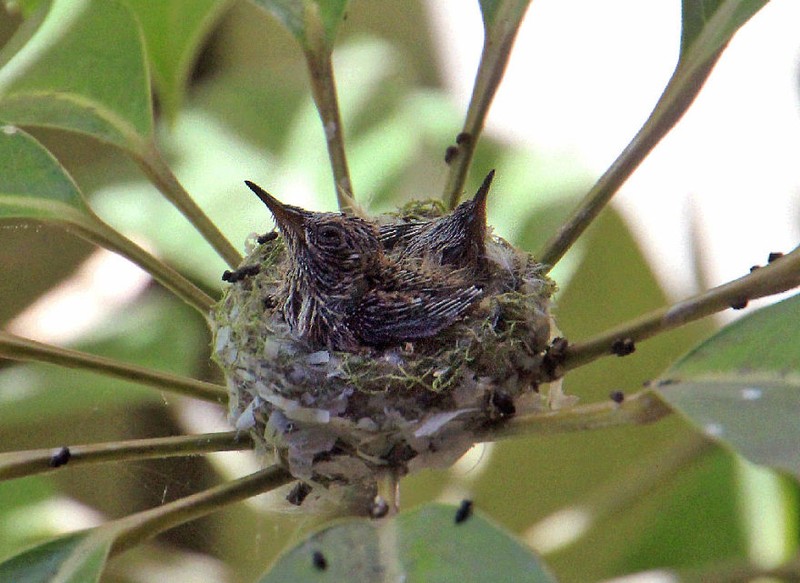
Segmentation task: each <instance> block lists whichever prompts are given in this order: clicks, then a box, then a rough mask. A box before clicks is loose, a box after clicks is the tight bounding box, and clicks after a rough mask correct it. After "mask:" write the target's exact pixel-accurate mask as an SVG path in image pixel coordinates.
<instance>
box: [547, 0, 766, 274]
mask: <svg viewBox="0 0 800 583" xmlns="http://www.w3.org/2000/svg"><path fill="white" fill-rule="evenodd" d="M767 1H768V0H749V1H748V0H745V1H742V0H711V1H706V0H684V1H683V11H682V20H681V35H682V38H681V52H680V56H679V58H678V64H677V66H676V67H675V71H674V72H673V73H672V76H671V77H670V80H669V82H668V83H667V86H666V87H665V88H664V92H663V93H662V94H661V97H660V98H659V100H658V103H656V106H655V108H654V109H653V112H652V113H651V114H650V116H649V117H648V118H647V121H645V123H644V125H643V126H642V128H641V129H640V130H639V132H638V133H637V134H636V135H635V136H634V138H633V139H632V140H631V142H630V143H629V144H628V145H627V146H626V147H625V149H624V150H623V151H622V153H621V154H620V155H619V156H618V157H617V159H616V160H614V162H613V163H612V164H611V166H610V167H609V168H608V170H606V171H605V173H604V174H603V175H602V176H601V177H600V179H599V180H598V181H597V182H596V183H595V185H594V186H593V187H592V189H591V190H590V191H589V192H588V193H587V194H586V197H585V198H584V200H583V202H582V203H581V204H580V205H579V206H578V207H577V208H576V209H575V210H574V211H573V213H572V215H571V216H570V218H569V219H568V221H567V222H566V223H565V224H564V225H563V226H562V227H561V228H560V229H559V230H558V231H557V232H556V233H555V234H554V235H553V236H552V237H551V239H550V240H549V241H548V242H547V243H546V244H545V246H544V247H543V248H542V251H541V252H540V253H538V258H539V260H540V261H542V262H543V263H545V264H548V265H555V264H556V263H557V262H558V261H559V259H561V257H562V256H563V255H564V253H566V251H567V250H568V249H569V247H570V246H571V245H572V244H573V243H574V242H575V240H577V239H578V237H580V235H581V233H583V231H584V230H585V229H586V227H587V226H588V225H589V224H591V222H592V221H593V220H594V219H595V218H596V216H597V215H598V214H599V213H600V211H601V210H602V209H603V208H604V207H605V205H606V204H608V202H609V201H610V200H611V198H612V197H613V196H614V194H615V193H616V192H617V191H618V190H619V188H620V187H621V186H622V184H623V183H624V182H625V180H627V178H628V177H629V176H630V175H631V174H632V173H633V171H634V170H636V168H637V167H638V166H639V164H641V162H642V160H644V159H645V157H646V156H647V155H648V154H649V153H650V151H651V150H652V149H653V148H655V146H656V144H658V143H659V142H660V141H661V139H662V138H663V137H664V136H665V135H666V134H667V132H668V131H670V129H672V128H673V127H674V126H675V124H677V123H678V121H680V119H681V117H682V116H683V114H684V113H686V111H687V110H688V109H689V107H690V106H691V105H692V102H693V101H694V99H695V98H696V97H697V94H698V93H699V92H700V89H701V88H702V87H703V84H704V83H705V82H706V79H707V78H708V76H709V75H710V74H711V71H712V70H713V68H714V65H715V64H716V62H717V59H719V57H720V55H721V54H722V51H723V49H724V48H725V46H726V45H727V43H728V41H730V39H731V38H732V37H733V35H734V34H735V33H736V31H737V30H739V28H740V27H741V26H742V25H743V24H744V23H745V22H747V20H749V19H750V17H751V16H753V15H754V14H755V13H756V12H758V10H759V9H761V8H762V7H763V6H764V5H765V4H766V3H767Z"/></svg>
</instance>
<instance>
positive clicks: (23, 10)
mask: <svg viewBox="0 0 800 583" xmlns="http://www.w3.org/2000/svg"><path fill="white" fill-rule="evenodd" d="M4 3H5V5H6V10H8V11H9V12H10V13H11V14H14V13H15V12H19V13H20V14H22V15H23V16H25V17H28V16H30V15H31V14H32V13H33V12H34V11H35V10H36V9H37V8H38V7H39V5H40V4H41V3H42V0H4Z"/></svg>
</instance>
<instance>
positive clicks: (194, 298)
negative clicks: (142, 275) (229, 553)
mask: <svg viewBox="0 0 800 583" xmlns="http://www.w3.org/2000/svg"><path fill="white" fill-rule="evenodd" d="M91 218H92V220H91V221H90V222H81V223H63V227H64V228H65V229H66V230H67V231H69V232H71V233H73V234H75V235H77V236H78V237H81V238H82V239H85V240H87V241H90V242H92V243H95V244H97V245H99V246H101V247H103V248H105V249H108V250H110V251H113V252H115V253H118V254H120V255H122V256H123V257H125V258H126V259H128V260H130V261H132V262H133V263H135V264H136V265H138V266H139V267H141V268H142V269H143V270H145V271H146V272H147V273H149V274H150V275H152V276H153V278H154V279H155V280H156V281H157V282H158V283H160V284H161V285H163V286H164V287H165V288H167V289H168V290H170V291H171V292H172V293H174V294H175V295H176V296H177V297H179V298H180V299H181V300H183V301H184V302H186V303H187V304H188V305H190V306H192V307H193V308H194V309H195V310H197V311H198V312H200V314H201V315H202V316H203V318H206V319H208V314H209V312H210V311H211V308H212V307H213V306H214V304H215V303H216V302H215V300H214V298H212V297H211V296H209V295H208V294H207V293H205V292H204V291H203V290H201V289H200V288H199V287H197V286H196V285H194V284H193V283H192V282H191V281H189V280H188V279H186V278H185V277H184V276H183V275H181V274H180V273H178V272H177V271H175V270H174V269H172V267H170V266H169V265H167V264H166V263H164V262H163V261H160V260H159V259H157V258H156V257H154V256H153V255H151V254H150V253H148V252H147V251H145V250H144V249H142V248H141V247H139V246H138V245H137V244H136V243H134V242H133V241H131V240H130V239H128V238H127V237H125V236H123V235H122V234H120V233H119V232H118V231H116V230H115V229H113V228H111V227H110V226H108V225H107V224H106V223H104V222H103V221H102V220H101V219H100V218H99V217H97V216H96V215H92V217H91Z"/></svg>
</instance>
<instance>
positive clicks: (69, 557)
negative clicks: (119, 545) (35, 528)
mask: <svg viewBox="0 0 800 583" xmlns="http://www.w3.org/2000/svg"><path fill="white" fill-rule="evenodd" d="M112 542H113V539H112V538H111V537H108V536H98V534H96V533H95V532H77V533H73V534H68V535H66V536H63V537H60V538H57V539H54V540H50V541H48V542H46V543H44V544H41V545H38V546H36V547H34V548H32V549H29V550H27V551H25V552H23V553H21V554H19V555H16V556H14V557H12V558H10V559H8V560H7V561H4V562H3V563H0V581H9V582H11V581H13V582H14V583H50V582H58V583H93V582H96V581H99V580H100V575H101V574H102V572H103V567H104V566H105V564H106V559H107V558H108V552H109V550H110V548H111V543H112Z"/></svg>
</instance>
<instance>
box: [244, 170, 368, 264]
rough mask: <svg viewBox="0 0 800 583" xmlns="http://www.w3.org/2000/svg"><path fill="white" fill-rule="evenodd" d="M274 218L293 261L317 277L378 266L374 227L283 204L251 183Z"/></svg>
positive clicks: (249, 185)
mask: <svg viewBox="0 0 800 583" xmlns="http://www.w3.org/2000/svg"><path fill="white" fill-rule="evenodd" d="M245 183H246V184H247V186H248V187H249V188H250V189H251V190H252V191H253V192H255V193H256V195H257V196H258V197H259V198H260V199H261V201H262V202H263V203H264V204H265V205H266V206H267V208H268V209H269V210H270V212H271V213H272V216H273V217H275V223H276V225H277V226H278V229H279V230H280V232H281V234H282V235H283V237H284V240H285V241H286V246H287V248H288V251H289V254H290V256H291V258H292V260H293V261H295V262H296V263H297V264H298V265H300V266H302V267H304V268H305V269H306V270H307V271H308V272H309V273H310V274H311V275H313V276H316V277H322V276H325V277H329V276H334V277H350V276H354V275H358V274H361V273H363V272H364V271H366V270H369V269H371V268H372V267H374V266H376V265H378V264H379V263H380V261H381V260H382V259H383V249H382V247H381V244H380V241H379V239H378V230H377V227H375V225H373V224H372V223H370V222H368V221H365V220H364V219H360V218H358V217H354V216H352V215H347V214H344V213H317V212H311V211H307V210H304V209H301V208H299V207H296V206H292V205H288V204H283V203H282V202H280V201H279V200H278V199H276V198H275V197H273V196H272V195H271V194H269V193H268V192H266V191H265V190H264V189H262V188H261V187H259V186H258V185H257V184H254V183H252V182H250V181H245Z"/></svg>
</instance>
